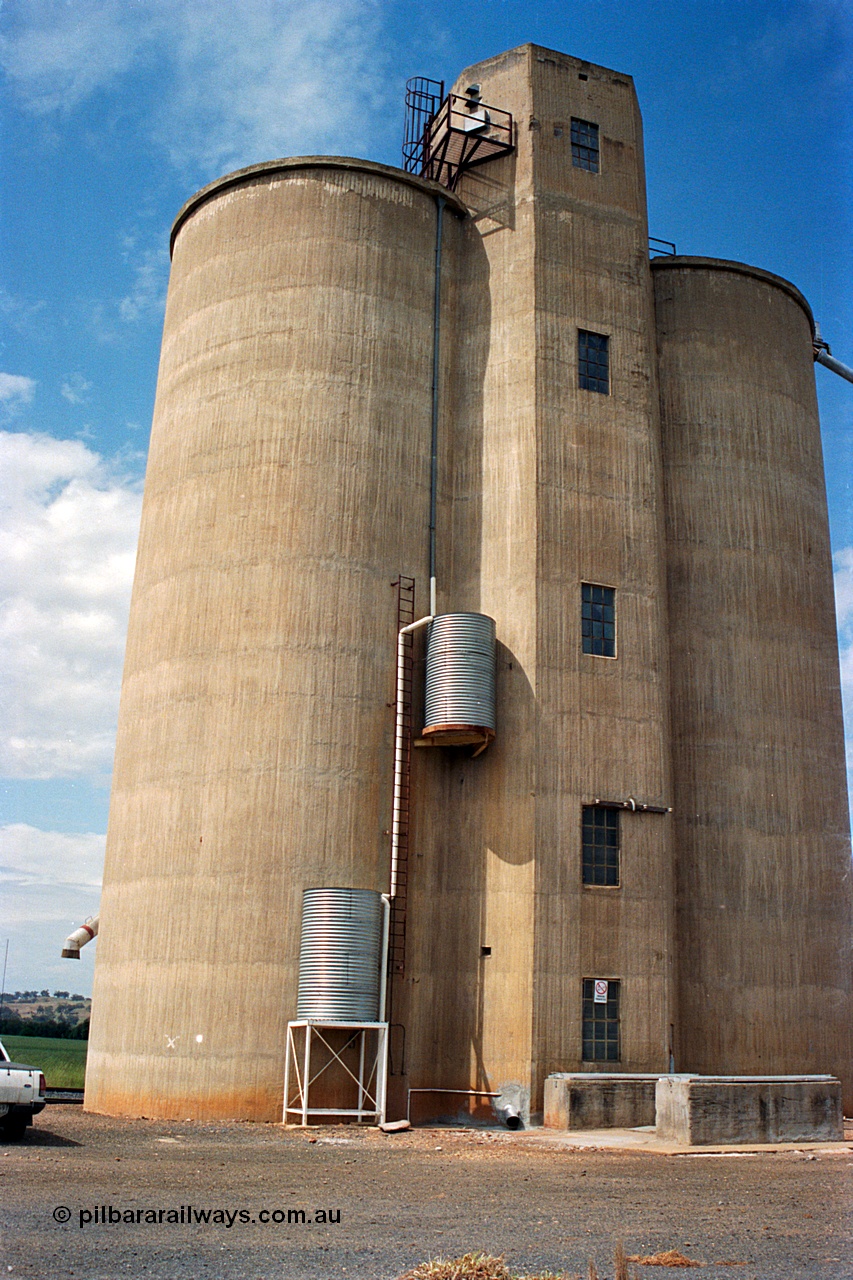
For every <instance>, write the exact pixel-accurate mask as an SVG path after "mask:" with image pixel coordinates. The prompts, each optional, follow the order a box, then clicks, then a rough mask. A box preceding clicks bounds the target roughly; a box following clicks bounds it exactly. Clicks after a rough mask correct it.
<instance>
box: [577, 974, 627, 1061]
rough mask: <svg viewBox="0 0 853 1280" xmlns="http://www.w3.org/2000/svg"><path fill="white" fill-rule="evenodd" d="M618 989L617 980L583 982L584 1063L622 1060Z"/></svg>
mask: <svg viewBox="0 0 853 1280" xmlns="http://www.w3.org/2000/svg"><path fill="white" fill-rule="evenodd" d="M619 986H620V983H619V980H618V979H616V980H615V981H614V979H612V978H610V979H607V980H605V979H602V978H584V980H583V1035H582V1038H583V1054H582V1057H583V1061H584V1062H618V1061H619V1058H620V1052H619ZM596 988H597V990H598V999H596Z"/></svg>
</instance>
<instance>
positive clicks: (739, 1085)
mask: <svg viewBox="0 0 853 1280" xmlns="http://www.w3.org/2000/svg"><path fill="white" fill-rule="evenodd" d="M544 1123H545V1127H546V1128H549V1129H639V1128H641V1127H642V1126H651V1125H654V1126H655V1130H656V1137H657V1139H658V1140H659V1141H661V1142H671V1143H675V1144H678V1145H679V1146H715V1145H718V1144H720V1143H726V1144H730V1143H764V1142H768V1143H776V1142H841V1141H842V1140H843V1138H844V1117H843V1113H842V1110H841V1083H840V1081H839V1080H837V1079H836V1078H835V1077H834V1076H694V1075H658V1074H655V1075H638V1074H629V1073H627V1072H596V1073H594V1074H592V1073H586V1072H579V1073H572V1072H557V1073H555V1074H554V1075H550V1076H548V1078H547V1079H546V1081H545V1115H544Z"/></svg>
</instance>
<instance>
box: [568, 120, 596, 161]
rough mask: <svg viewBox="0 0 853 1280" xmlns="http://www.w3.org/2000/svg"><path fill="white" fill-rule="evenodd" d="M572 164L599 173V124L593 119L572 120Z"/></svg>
mask: <svg viewBox="0 0 853 1280" xmlns="http://www.w3.org/2000/svg"><path fill="white" fill-rule="evenodd" d="M572 164H573V165H574V166H575V168H576V169H588V170H589V172H590V173H598V125H597V124H593V122H592V121H591V120H574V119H573V120H572Z"/></svg>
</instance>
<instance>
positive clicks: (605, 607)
mask: <svg viewBox="0 0 853 1280" xmlns="http://www.w3.org/2000/svg"><path fill="white" fill-rule="evenodd" d="M581 645H582V648H583V652H584V653H592V654H596V655H597V656H598V657H599V658H615V657H616V588H615V587H599V586H595V585H594V584H593V583H591V582H582V583H581Z"/></svg>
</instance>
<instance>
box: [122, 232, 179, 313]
mask: <svg viewBox="0 0 853 1280" xmlns="http://www.w3.org/2000/svg"><path fill="white" fill-rule="evenodd" d="M133 270H134V281H133V288H132V289H131V291H130V293H129V294H127V295H126V296H125V297H124V298H122V299H121V301H120V302H119V308H118V309H119V315H120V316H121V318H122V320H127V321H130V322H132V321H134V320H138V319H139V317H140V316H144V315H150V314H156V315H159V314H161V313H162V311H163V308H164V306H165V305H166V288H167V286H168V283H169V251H168V249H166V248H159V249H145V250H143V251H142V253H141V255H140V256H139V257H138V259H137V261H136V262H135V264H134V268H133Z"/></svg>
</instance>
